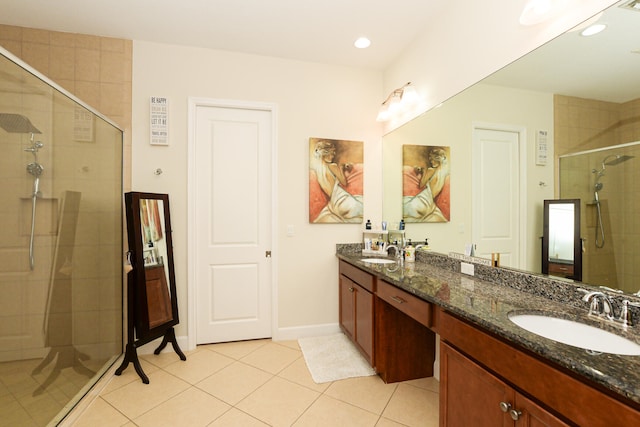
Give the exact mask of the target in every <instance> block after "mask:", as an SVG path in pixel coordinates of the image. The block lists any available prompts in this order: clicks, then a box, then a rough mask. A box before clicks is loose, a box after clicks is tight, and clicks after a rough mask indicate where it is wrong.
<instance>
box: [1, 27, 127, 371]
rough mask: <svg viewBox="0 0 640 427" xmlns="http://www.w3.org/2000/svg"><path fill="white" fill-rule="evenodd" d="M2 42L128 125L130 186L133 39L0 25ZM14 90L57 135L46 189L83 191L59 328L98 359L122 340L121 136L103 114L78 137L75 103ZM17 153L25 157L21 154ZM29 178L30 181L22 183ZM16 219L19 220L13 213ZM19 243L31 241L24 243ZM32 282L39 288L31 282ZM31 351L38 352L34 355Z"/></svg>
mask: <svg viewBox="0 0 640 427" xmlns="http://www.w3.org/2000/svg"><path fill="white" fill-rule="evenodd" d="M0 45H2V46H3V47H4V48H5V49H7V50H9V51H10V52H11V53H13V54H14V55H16V56H17V57H19V58H21V59H22V60H24V61H25V62H26V63H28V64H29V65H30V66H32V67H33V68H35V69H36V70H38V71H39V72H41V73H42V74H44V75H45V76H47V77H49V78H50V79H51V80H53V81H54V82H55V83H57V84H58V85H60V86H61V87H63V88H64V89H65V90H67V91H69V92H70V93H72V94H74V95H75V96H76V97H78V98H79V99H81V100H82V101H83V102H85V103H86V104H88V105H90V106H91V107H93V108H95V109H96V110H97V111H99V112H100V113H101V114H103V115H104V116H106V117H108V118H109V119H110V120H112V121H113V122H115V123H116V124H118V126H119V127H120V128H122V129H123V130H124V131H125V133H124V152H123V153H122V155H123V167H124V176H123V180H124V188H125V191H128V190H129V189H130V188H131V65H132V42H131V41H129V40H121V39H113V38H103V37H95V36H88V35H81V34H70V33H60V32H53V31H45V30H38V29H29V28H20V27H12V26H5V25H0ZM16 96H17V97H18V99H16V102H17V103H18V104H17V105H19V106H20V107H21V108H27V109H28V111H29V116H30V117H31V118H32V119H34V117H35V119H37V120H36V121H37V123H39V124H40V127H41V130H42V131H43V135H47V136H48V138H51V140H55V141H56V143H55V150H51V149H49V150H46V151H47V152H46V153H45V152H43V157H42V160H43V162H46V164H47V166H48V170H47V173H48V174H49V176H50V177H51V178H53V179H48V180H46V181H44V182H43V187H44V188H43V192H44V193H46V194H48V195H59V194H60V193H61V192H62V191H63V190H67V189H69V190H73V191H79V192H81V194H82V197H81V206H80V210H81V212H80V216H79V223H78V228H77V233H76V248H75V254H74V262H73V264H74V265H73V267H74V278H75V279H77V283H76V286H74V292H73V293H72V300H71V301H70V302H71V304H72V308H73V310H72V311H73V313H74V314H73V317H72V320H70V322H71V323H70V328H56V330H57V332H58V333H62V334H64V336H60V337H58V338H59V341H61V342H70V341H72V342H73V343H74V346H75V347H76V348H77V349H78V350H80V351H82V352H84V353H86V354H88V355H89V356H90V357H91V358H92V359H93V360H100V359H105V358H108V357H110V356H111V355H113V354H114V353H117V352H118V351H119V348H120V345H121V341H122V340H121V335H122V309H121V308H122V300H121V296H122V295H121V286H120V283H121V281H122V279H121V278H120V277H116V275H118V276H119V274H118V272H119V271H120V269H119V268H120V266H121V264H122V254H121V248H122V246H121V240H120V239H119V238H118V234H119V232H120V230H121V229H122V225H123V224H121V223H120V216H119V212H113V206H117V205H118V204H119V203H120V201H121V198H122V193H121V189H120V184H119V181H120V180H119V179H118V177H114V176H113V174H112V173H111V172H110V171H113V170H114V168H115V169H116V170H117V169H119V165H120V154H121V153H120V148H119V147H120V142H119V141H118V140H115V139H113V136H114V135H113V134H112V133H111V132H110V130H109V127H108V126H105V125H102V124H101V123H99V122H100V120H98V119H96V120H95V122H94V123H95V130H94V132H95V140H94V141H93V142H88V143H78V142H74V138H73V113H74V108H73V105H72V103H70V102H68V101H67V100H66V99H64V97H62V98H59V99H57V100H55V101H54V103H53V104H54V105H53V111H52V110H51V107H52V106H51V94H50V93H47V94H44V95H43V96H34V95H30V97H29V98H25V95H23V94H18V95H16ZM31 98H34V99H31ZM35 98H38V99H35ZM41 98H44V100H45V101H46V108H45V109H44V110H43V111H42V112H40V111H39V109H38V103H41V102H43V101H42V99H41ZM27 101H28V102H27ZM31 101H33V102H31ZM12 111H13V110H12ZM42 126H44V127H42ZM109 138H111V139H109ZM23 142H24V141H23ZM43 142H45V143H47V141H43ZM22 145H24V143H23V144H15V146H16V147H21V146H22ZM48 148H52V147H48ZM20 151H21V150H20ZM43 151H45V150H43ZM54 151H55V154H54ZM16 155H18V156H20V155H22V156H23V157H24V155H23V153H21V152H18V153H16ZM20 159H21V160H20V161H19V162H15V161H14V162H12V164H13V163H16V164H19V165H20V168H19V171H18V172H17V173H18V176H19V177H20V178H21V179H20V182H21V183H22V182H23V181H25V180H24V179H22V178H23V175H24V167H23V163H24V161H23V159H22V157H20ZM27 184H29V183H28V182H27V183H26V184H24V185H27ZM29 188H30V187H29ZM29 188H27V187H19V188H18V189H17V190H16V191H19V192H20V194H28V193H29ZM42 212H44V211H42ZM12 217H14V218H15V215H12ZM38 243H39V246H40V244H42V245H45V242H44V239H42V238H39V239H38ZM46 243H47V245H45V247H47V248H49V247H51V241H48V242H46ZM16 247H21V248H22V247H26V246H25V244H23V243H20V244H19V245H16ZM42 250H43V249H40V254H39V258H38V259H39V260H47V263H46V265H47V267H48V266H50V262H49V260H51V259H52V257H51V256H50V255H49V256H47V255H45V254H44V253H42ZM23 252H24V251H22V252H20V253H19V256H20V259H21V260H24V259H26V255H25V254H24V253H23ZM38 266H42V269H43V271H42V272H41V274H37V277H38V278H39V279H37V280H38V284H39V285H40V286H38V287H37V288H38V289H39V290H41V291H39V292H36V293H34V292H32V293H31V294H32V295H30V298H29V301H31V300H34V301H37V302H38V304H35V305H37V306H38V307H40V310H39V313H35V312H34V313H33V315H29V318H30V319H31V318H33V321H32V322H30V323H33V324H34V325H36V324H37V326H38V330H41V328H42V322H43V318H42V317H43V314H42V310H41V308H42V307H43V306H44V305H45V303H46V294H47V291H46V290H47V289H48V286H49V280H48V278H49V269H48V268H45V263H43V262H39V263H38ZM23 288H26V287H23ZM34 288H35V286H31V287H30V289H34ZM43 298H44V300H43ZM22 299H25V297H22ZM32 305H33V304H32ZM51 311H52V313H54V312H56V311H58V312H60V313H58V314H60V315H66V316H69V314H70V312H69V311H68V309H67V308H64V307H52V309H51ZM37 316H39V317H37ZM36 317H37V318H36ZM16 318H18V317H17V316H16ZM23 323H24V322H23ZM10 332H11V331H8V332H7V333H10ZM40 335H41V334H40ZM31 347H32V348H34V349H36V348H37V347H40V348H41V347H42V343H41V342H40V343H34V344H33V346H31ZM5 350H6V349H5ZM24 352H25V349H24V348H23V349H22V353H23V354H22V355H20V354H16V355H9V354H7V355H6V357H5V359H6V358H9V359H17V358H24V357H25V355H24ZM31 357H38V355H37V354H33V355H32V356H31Z"/></svg>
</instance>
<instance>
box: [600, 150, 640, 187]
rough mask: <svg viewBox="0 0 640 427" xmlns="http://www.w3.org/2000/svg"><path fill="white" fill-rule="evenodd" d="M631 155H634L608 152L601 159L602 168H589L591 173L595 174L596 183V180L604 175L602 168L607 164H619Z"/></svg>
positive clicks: (630, 157)
mask: <svg viewBox="0 0 640 427" xmlns="http://www.w3.org/2000/svg"><path fill="white" fill-rule="evenodd" d="M633 157H634V156H627V155H626V154H623V155H620V154H610V155H608V156H607V157H605V158H604V159H602V169H600V170H598V169H591V173H595V174H596V184H598V181H599V180H600V178H602V176H603V175H604V170H605V169H606V168H607V166H616V165H619V164H620V163H622V162H626V161H627V160H629V159H633Z"/></svg>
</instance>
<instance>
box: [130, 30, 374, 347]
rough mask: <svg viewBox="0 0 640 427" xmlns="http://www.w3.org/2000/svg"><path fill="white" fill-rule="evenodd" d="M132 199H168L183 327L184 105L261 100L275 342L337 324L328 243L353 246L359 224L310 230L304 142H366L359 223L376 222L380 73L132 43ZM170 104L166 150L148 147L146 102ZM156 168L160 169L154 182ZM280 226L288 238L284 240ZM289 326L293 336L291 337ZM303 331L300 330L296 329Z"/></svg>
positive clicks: (332, 249)
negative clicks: (267, 123) (270, 205)
mask: <svg viewBox="0 0 640 427" xmlns="http://www.w3.org/2000/svg"><path fill="white" fill-rule="evenodd" d="M133 58H134V60H133V154H132V155H133V173H132V188H133V190H134V191H148V192H159V193H168V194H169V196H170V205H171V215H172V218H171V219H172V223H173V224H172V225H173V238H174V252H175V269H176V281H177V287H178V302H179V311H180V325H178V327H177V334H178V335H179V336H180V335H182V336H184V335H185V334H186V331H187V329H186V324H187V318H188V313H187V293H186V290H187V256H188V254H187V99H188V97H190V96H196V97H205V98H215V99H235V100H244V101H260V102H269V103H275V104H277V106H278V124H277V126H278V130H277V133H278V142H277V145H278V147H277V150H278V172H277V180H278V187H277V189H278V190H277V191H278V195H277V197H278V204H277V210H278V230H274V232H275V234H274V236H275V237H276V239H277V242H278V243H277V246H276V247H274V248H273V253H274V262H276V264H275V266H276V267H277V274H278V281H277V283H274V286H276V287H277V292H278V298H277V301H276V306H277V312H276V313H274V315H276V316H277V322H278V323H277V324H278V328H279V330H278V331H276V332H275V334H276V335H277V336H278V337H281V338H282V337H284V338H286V337H288V336H290V335H291V334H290V333H289V332H290V331H295V332H293V333H297V331H296V330H295V328H296V327H305V326H308V325H331V326H332V327H335V325H336V324H337V320H338V295H337V289H338V288H337V260H336V258H335V244H336V243H337V242H354V241H358V240H359V239H360V229H361V226H360V225H354V224H352V225H310V224H309V223H308V176H309V173H308V168H309V165H308V146H309V142H308V139H309V137H328V138H336V139H348V140H358V141H364V147H365V177H364V183H365V184H364V185H365V189H364V192H365V194H364V209H365V217H372V218H373V217H380V209H381V206H382V199H381V193H380V188H381V185H382V184H381V175H382V174H381V169H380V168H381V164H380V149H381V148H380V139H381V128H380V126H379V124H377V123H376V122H375V117H376V113H377V108H378V105H379V100H380V98H381V97H382V91H381V88H382V75H381V73H380V72H376V71H370V70H363V69H353V68H346V67H338V66H328V65H321V64H314V63H306V62H300V61H290V60H284V59H277V58H269V57H261V56H255V55H245V54H238V53H231V52H225V51H215V50H207V49H200V48H192V47H184V46H174V45H166V44H155V43H149V42H139V41H136V42H134V51H133ZM150 96H166V97H168V98H169V102H170V112H169V114H170V117H169V120H170V124H169V132H170V145H169V146H168V147H159V146H151V145H149V136H148V135H149V97H150ZM156 168H161V169H162V170H163V173H162V175H159V176H157V175H155V174H154V173H153V172H154V170H155V169H156ZM287 225H293V226H294V227H295V236H293V237H287V236H286V229H287ZM288 328H292V329H288ZM303 332H304V331H303Z"/></svg>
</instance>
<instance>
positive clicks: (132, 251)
mask: <svg viewBox="0 0 640 427" xmlns="http://www.w3.org/2000/svg"><path fill="white" fill-rule="evenodd" d="M144 200H156V201H159V202H162V215H163V216H164V223H163V224H162V226H163V239H165V243H166V254H164V257H166V259H164V257H163V264H164V265H166V267H167V268H166V269H165V268H164V267H163V268H162V270H164V271H166V272H167V274H168V277H161V276H157V275H156V276H153V277H152V276H150V274H147V273H149V267H146V266H145V257H144V252H145V244H144V239H143V236H142V220H141V208H142V206H141V201H144ZM125 207H126V214H127V215H126V216H127V234H128V242H129V261H130V262H131V266H132V267H133V270H132V271H131V273H130V274H131V277H132V279H133V283H131V284H130V286H133V287H134V301H135V302H134V312H135V313H134V325H135V330H136V339H137V340H138V341H144V342H149V341H151V340H154V339H156V338H158V337H161V336H163V335H164V334H165V332H166V330H167V329H168V328H171V327H173V326H174V325H177V324H178V322H179V319H178V301H177V298H176V280H175V270H174V265H173V241H172V239H171V217H170V213H169V196H168V195H167V194H156V193H140V192H129V193H126V194H125ZM154 267H156V268H159V267H158V266H157V265H155V266H154ZM164 279H166V285H167V290H168V292H169V295H168V296H169V301H167V300H166V296H165V295H164V293H163V291H164V289H162V284H163V282H164ZM158 284H160V287H158ZM167 302H169V304H170V315H169V313H168V312H167V308H168V307H163V305H165V304H166V303H167ZM150 314H151V315H150ZM150 319H151V320H150ZM163 319H166V320H163Z"/></svg>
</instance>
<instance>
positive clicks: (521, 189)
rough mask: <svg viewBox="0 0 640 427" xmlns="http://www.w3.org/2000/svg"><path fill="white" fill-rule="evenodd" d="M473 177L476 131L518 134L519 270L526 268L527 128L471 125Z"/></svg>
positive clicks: (472, 234) (501, 125)
mask: <svg viewBox="0 0 640 427" xmlns="http://www.w3.org/2000/svg"><path fill="white" fill-rule="evenodd" d="M471 126H472V129H471V176H472V177H473V173H474V172H473V169H474V168H475V167H476V160H475V159H476V157H478V156H475V155H474V154H475V153H476V149H477V148H476V144H475V143H476V131H478V130H493V131H502V132H512V133H517V134H518V151H519V152H518V163H519V164H518V175H519V177H518V180H519V181H520V182H519V183H518V199H519V200H518V209H519V210H520V212H519V213H520V219H519V221H518V252H519V253H518V268H524V266H525V264H526V260H527V253H526V252H527V243H528V241H527V128H526V127H524V126H516V125H506V124H501V123H489V122H481V121H474V122H472V124H471ZM471 190H472V191H471V215H472V216H473V210H474V208H475V207H476V203H475V197H476V196H475V193H476V192H475V183H472V188H471ZM474 222H475V221H472V229H471V238H472V240H473V239H474V238H475V234H474V233H475V227H474V226H473V225H474Z"/></svg>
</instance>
